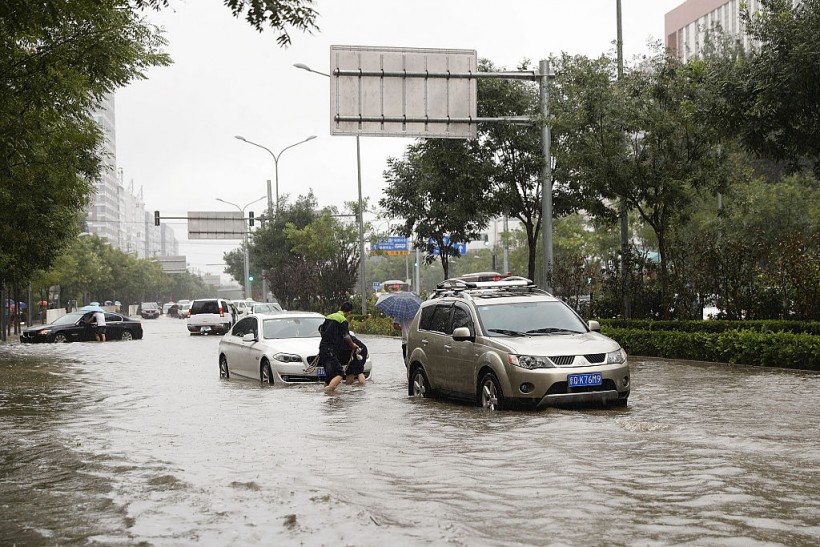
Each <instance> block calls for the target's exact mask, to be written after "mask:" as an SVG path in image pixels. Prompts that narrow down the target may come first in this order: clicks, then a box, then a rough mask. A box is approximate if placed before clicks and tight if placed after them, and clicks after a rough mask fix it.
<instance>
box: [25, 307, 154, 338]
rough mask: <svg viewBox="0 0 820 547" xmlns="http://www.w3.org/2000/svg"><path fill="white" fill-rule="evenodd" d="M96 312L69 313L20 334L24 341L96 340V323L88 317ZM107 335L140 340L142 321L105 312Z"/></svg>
mask: <svg viewBox="0 0 820 547" xmlns="http://www.w3.org/2000/svg"><path fill="white" fill-rule="evenodd" d="M93 315H94V312H73V313H67V314H65V315H64V316H62V317H60V318H59V319H57V320H55V321H54V322H53V323H50V324H48V325H40V326H39V327H30V328H28V329H26V330H24V331H23V333H22V334H21V335H20V341H21V342H24V343H37V342H85V341H88V340H92V341H93V340H95V339H96V338H95V336H94V324H93V323H89V322H88V319H89V318H90V317H91V316H93ZM105 337H106V339H107V340H139V339H140V338H142V323H140V322H139V321H137V320H135V319H129V318H128V317H125V316H124V315H120V314H119V313H106V314H105Z"/></svg>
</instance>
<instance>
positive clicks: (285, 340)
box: [219, 312, 372, 384]
mask: <svg viewBox="0 0 820 547" xmlns="http://www.w3.org/2000/svg"><path fill="white" fill-rule="evenodd" d="M324 320H325V318H324V316H322V315H321V314H319V313H313V312H284V313H277V314H275V315H267V314H251V315H249V316H248V317H245V318H243V319H241V320H239V321H238V322H237V323H236V324H235V325H234V326H233V328H231V330H230V331H228V333H227V334H226V335H225V336H224V337H223V338H222V339H221V340H220V341H219V375H220V376H221V377H222V378H231V377H234V376H237V377H243V378H251V379H254V380H260V381H261V382H262V383H264V384H277V383H283V384H291V383H302V382H318V381H323V380H324V374H323V373H324V371H323V369H322V368H321V367H313V366H310V364H311V362H312V361H313V359H314V358H315V357H316V355H317V354H318V353H319V341H320V339H321V335H320V334H319V325H321V324H322V322H324ZM371 370H372V363H371V361H370V359H369V358H368V360H367V361H366V362H365V367H364V373H365V376H366V377H367V378H369V377H370V373H371Z"/></svg>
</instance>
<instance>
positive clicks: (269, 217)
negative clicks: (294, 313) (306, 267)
mask: <svg viewBox="0 0 820 547" xmlns="http://www.w3.org/2000/svg"><path fill="white" fill-rule="evenodd" d="M234 138H235V139H238V140H240V141H242V142H246V143H248V144H252V145H253V146H256V147H258V148H261V149H262V150H265V151H266V152H267V153H268V154H270V155H271V157H272V158H273V164H274V175H275V179H276V210H277V211H278V210H279V157H280V156H281V155H282V153H283V152H284V151H285V150H287V149H288V148H293V147H294V146H298V145H300V144H302V143H305V142H307V141H310V140H313V139H315V138H316V135H311V136H310V137H308V138H306V139H305V140H303V141H299V142H297V143H293V144H291V145H290V146H286V147H285V148H283V149H282V150H280V151H279V154H274V153H273V151H272V150H271V149H270V148H268V147H267V146H262V145H261V144H259V143H255V142H253V141H249V140H248V139H246V138H245V137H243V136H242V135H235V136H234ZM267 182H268V212H267V214H266V215H265V218H266V219H267V220H268V221H269V222H270V221H271V220H272V219H273V203H272V200H271V195H270V179H268V181H267ZM262 300H263V301H265V302H267V301H268V279H267V277H265V273H264V272H263V273H262Z"/></svg>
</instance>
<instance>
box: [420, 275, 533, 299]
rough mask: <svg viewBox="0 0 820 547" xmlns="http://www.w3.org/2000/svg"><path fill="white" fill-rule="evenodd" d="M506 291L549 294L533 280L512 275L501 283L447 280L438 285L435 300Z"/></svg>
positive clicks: (457, 279)
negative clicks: (464, 293) (444, 297)
mask: <svg viewBox="0 0 820 547" xmlns="http://www.w3.org/2000/svg"><path fill="white" fill-rule="evenodd" d="M488 290H497V291H506V292H532V291H533V290H538V291H540V292H542V293H545V294H549V293H547V292H546V291H543V290H541V289H538V286H537V285H536V284H535V283H533V282H532V280H530V279H527V278H526V277H520V276H517V275H511V276H508V277H505V278H504V279H503V280H501V281H465V280H463V279H459V278H457V277H455V278H452V279H445V280H444V281H442V282H440V283H438V284H437V285H436V291H435V294H434V295H433V298H438V297H441V296H445V295H456V294H459V293H462V292H468V293H469V292H475V291H488Z"/></svg>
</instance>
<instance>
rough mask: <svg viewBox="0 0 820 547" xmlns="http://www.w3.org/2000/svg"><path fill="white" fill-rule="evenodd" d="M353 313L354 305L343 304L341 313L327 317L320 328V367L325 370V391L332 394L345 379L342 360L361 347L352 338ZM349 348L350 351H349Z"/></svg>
mask: <svg viewBox="0 0 820 547" xmlns="http://www.w3.org/2000/svg"><path fill="white" fill-rule="evenodd" d="M352 311H353V304H351V303H350V302H343V303H342V305H341V306H339V311H337V312H335V313H331V314H330V315H328V316H326V317H325V322H324V323H322V326H321V327H319V331H320V332H321V333H322V340H321V342H319V366H322V367H324V368H325V374H327V376H325V384H326V385H327V387H326V388H325V391H327V392H328V393H332V392H333V391H334V390H335V389H336V386H338V385H339V384H340V383H341V381H342V380H343V379H344V362H343V361H342V359H343V358H344V356H345V355H348V356H349V355H350V354H349V353H348V352H349V351H352V352H356V351H357V350H358V349H359V346H357V345H356V343H355V342H354V341H353V339H352V338H351V337H350V329H349V325H348V322H347V317H348V316H349V315H350V312H352ZM348 348H349V349H348Z"/></svg>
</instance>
